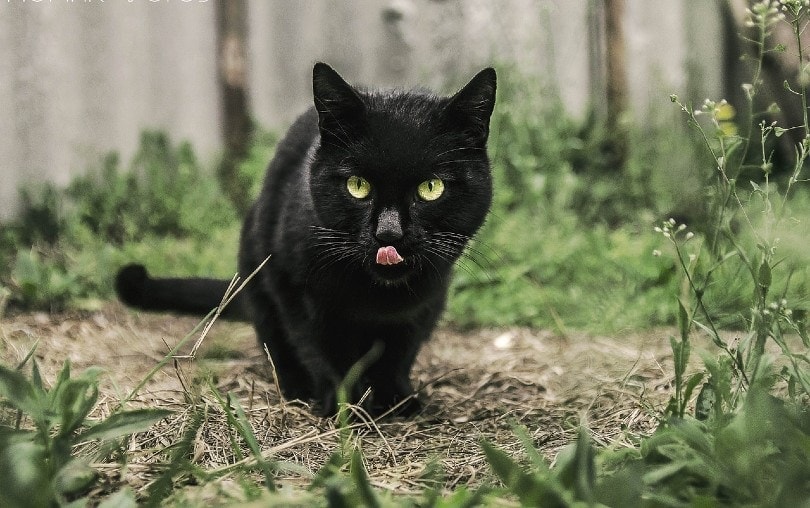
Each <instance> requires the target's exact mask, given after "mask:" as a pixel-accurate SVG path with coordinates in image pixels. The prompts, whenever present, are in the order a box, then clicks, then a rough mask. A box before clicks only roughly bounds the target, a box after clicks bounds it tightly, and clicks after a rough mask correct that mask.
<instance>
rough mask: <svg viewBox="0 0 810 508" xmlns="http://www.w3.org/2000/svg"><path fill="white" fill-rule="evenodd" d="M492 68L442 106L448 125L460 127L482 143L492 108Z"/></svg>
mask: <svg viewBox="0 0 810 508" xmlns="http://www.w3.org/2000/svg"><path fill="white" fill-rule="evenodd" d="M496 81H497V79H496V75H495V69H493V68H491V67H488V68H486V69H484V70H482V71H481V72H479V73H478V74H476V75H475V77H473V78H472V79H471V80H470V82H469V83H467V84H466V85H465V86H464V88H462V89H461V90H459V92H458V93H456V94H455V95H454V96H453V97H451V98H450V103H449V104H448V105H447V106H446V107H445V110H444V111H445V115H446V117H447V120H448V123H449V125H448V128H450V129H453V130H456V131H458V130H460V131H462V132H463V133H464V134H465V135H467V136H469V137H470V138H471V140H472V141H473V142H474V143H476V144H478V145H481V146H484V145H486V142H487V136H489V118H490V116H492V110H493V109H494V108H495V88H496Z"/></svg>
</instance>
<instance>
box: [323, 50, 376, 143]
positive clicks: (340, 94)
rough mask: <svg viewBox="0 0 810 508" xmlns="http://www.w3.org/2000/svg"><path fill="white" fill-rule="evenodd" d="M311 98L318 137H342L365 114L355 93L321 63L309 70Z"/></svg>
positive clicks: (329, 68) (338, 75)
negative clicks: (319, 131) (315, 114)
mask: <svg viewBox="0 0 810 508" xmlns="http://www.w3.org/2000/svg"><path fill="white" fill-rule="evenodd" d="M312 94H313V97H314V99H315V109H316V110H317V111H318V126H319V127H320V129H321V135H332V136H338V137H341V136H345V135H346V133H347V129H349V128H350V127H352V126H354V125H356V124H357V122H358V121H359V120H360V119H361V118H362V116H363V114H364V112H365V104H364V103H363V99H361V98H360V96H359V95H358V94H357V92H356V91H355V89H354V88H352V86H351V85H350V84H348V83H347V82H346V81H345V80H344V79H343V78H342V77H340V74H338V73H337V72H335V70H334V69H332V68H331V67H329V66H328V65H326V64H325V63H321V62H318V63H316V64H315V67H314V68H313V69H312Z"/></svg>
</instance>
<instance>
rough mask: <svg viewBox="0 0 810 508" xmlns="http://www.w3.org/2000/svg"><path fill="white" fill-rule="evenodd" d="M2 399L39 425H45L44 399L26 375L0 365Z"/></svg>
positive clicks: (0, 393) (0, 392)
mask: <svg viewBox="0 0 810 508" xmlns="http://www.w3.org/2000/svg"><path fill="white" fill-rule="evenodd" d="M0 397H3V398H5V399H6V400H7V401H8V403H9V404H11V405H12V406H13V407H15V408H17V409H19V410H20V411H22V412H24V413H26V414H28V416H30V417H31V418H32V419H33V420H34V421H35V422H37V423H38V424H40V423H44V420H45V407H44V401H43V398H42V397H41V396H40V394H39V393H37V390H36V389H35V387H34V386H33V385H32V384H31V383H30V382H29V381H28V380H27V379H26V378H25V376H24V375H22V374H21V373H19V372H17V371H16V370H11V369H9V368H7V367H5V366H3V365H0Z"/></svg>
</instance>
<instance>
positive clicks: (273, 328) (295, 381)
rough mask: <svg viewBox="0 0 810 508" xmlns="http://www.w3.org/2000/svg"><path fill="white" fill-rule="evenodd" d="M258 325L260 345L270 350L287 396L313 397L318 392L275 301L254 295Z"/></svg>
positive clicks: (292, 398) (305, 399)
mask: <svg viewBox="0 0 810 508" xmlns="http://www.w3.org/2000/svg"><path fill="white" fill-rule="evenodd" d="M253 303H254V323H253V324H254V328H255V330H256V335H257V337H258V339H259V346H260V347H262V348H264V347H265V346H266V347H267V350H268V351H269V352H270V358H271V359H272V360H273V367H274V369H275V375H276V380H277V381H278V384H279V387H280V388H281V392H282V394H283V395H284V398H286V399H288V400H294V399H299V400H303V401H309V400H310V399H311V398H312V397H313V396H314V391H313V386H312V380H311V378H310V375H309V372H308V370H307V369H306V367H305V366H304V364H302V363H301V361H300V360H299V358H298V355H297V354H296V351H295V349H294V348H293V347H292V345H291V344H290V341H289V337H288V334H287V331H286V330H285V329H284V327H283V326H282V325H281V322H280V320H279V319H278V318H277V316H278V313H277V312H275V309H274V307H273V304H272V303H271V302H270V301H268V300H267V299H266V298H263V297H261V296H260V295H254V302H253Z"/></svg>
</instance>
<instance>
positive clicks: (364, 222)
mask: <svg viewBox="0 0 810 508" xmlns="http://www.w3.org/2000/svg"><path fill="white" fill-rule="evenodd" d="M495 82H496V79H495V71H494V70H493V69H491V68H488V69H484V70H483V71H481V72H480V73H478V74H477V75H476V76H475V77H474V78H473V79H472V80H471V81H470V82H469V83H468V84H467V85H466V86H465V87H464V88H463V89H462V90H461V91H459V92H458V93H457V94H455V95H454V96H452V97H438V96H435V95H432V94H430V93H427V92H422V91H401V90H394V91H366V90H360V89H357V88H354V87H352V86H350V85H349V84H347V83H346V82H345V81H344V80H343V79H342V78H341V77H340V76H339V75H338V74H337V73H336V72H335V71H334V70H333V69H332V68H331V67H329V66H328V65H326V64H323V63H318V64H316V65H315V68H314V70H313V89H314V99H315V107H314V108H312V109H310V110H309V111H308V112H306V113H305V114H304V115H302V116H301V117H300V118H299V119H298V120H297V121H296V122H295V123H294V124H293V126H292V127H291V128H290V130H289V132H288V133H287V135H286V137H285V138H284V139H283V140H282V141H281V142H280V143H279V145H278V147H277V150H276V155H275V157H274V159H273V160H272V162H271V163H270V167H269V168H268V171H267V176H266V179H265V182H264V187H263V189H262V191H261V195H260V196H259V198H258V199H257V200H256V202H255V203H254V205H253V207H252V209H251V210H250V212H249V214H248V216H247V219H246V220H245V223H244V227H243V229H242V237H241V245H240V252H239V272H240V274H243V275H245V274H249V273H251V272H253V271H254V270H255V269H256V267H257V266H259V264H260V263H261V262H262V261H263V260H264V259H265V258H266V257H267V256H268V255H270V256H271V257H270V260H269V262H268V263H267V264H266V265H265V266H264V268H262V270H261V271H260V272H259V273H258V274H257V276H256V277H255V278H254V279H253V280H252V281H251V282H250V283H249V284H248V286H247V287H246V288H245V291H243V292H242V293H240V294H239V296H238V297H237V299H236V300H235V301H234V302H233V303H232V305H231V309H229V310H228V311H227V312H226V317H228V316H230V317H232V318H247V319H250V320H252V321H253V324H254V326H255V329H256V333H257V334H258V336H259V339H260V341H261V342H262V343H264V344H265V345H266V346H267V348H268V350H269V351H270V355H271V357H272V359H273V363H274V364H275V368H276V374H277V376H278V382H279V384H280V386H281V389H282V391H283V393H284V396H285V397H287V398H289V399H302V400H311V401H313V402H314V403H315V405H314V410H315V411H316V412H317V413H319V414H322V415H326V414H331V413H333V412H334V411H335V409H336V403H335V400H336V395H335V394H336V387H337V386H338V385H339V384H340V383H341V382H342V380H343V379H344V376H346V374H347V372H348V371H349V368H350V367H352V365H354V364H355V363H357V362H358V360H359V359H360V358H361V357H363V356H364V355H366V353H368V352H369V351H371V350H372V347H374V346H375V345H376V347H374V349H375V351H378V355H377V357H376V359H374V361H373V363H371V364H370V365H368V367H367V368H366V369H365V371H364V372H363V374H362V377H361V378H360V382H359V383H357V384H356V385H355V386H354V388H353V390H352V391H351V394H350V395H351V397H352V400H354V401H357V400H358V399H359V397H360V396H361V395H362V394H363V393H365V391H366V389H368V388H371V393H370V396H369V397H368V398H367V399H366V401H365V407H366V408H367V409H368V410H369V412H371V413H372V414H374V415H378V414H380V413H382V412H384V411H386V410H387V409H389V408H391V407H394V406H396V405H398V404H399V412H400V413H403V414H409V413H412V412H414V411H415V410H417V409H418V407H419V404H418V403H417V402H416V400H415V399H414V398H412V397H411V398H408V397H409V396H410V395H411V394H412V391H413V389H412V387H411V383H410V380H409V372H410V370H411V366H412V365H413V361H414V357H415V356H416V353H417V351H418V350H419V347H420V346H421V344H422V343H423V342H424V341H425V340H427V339H428V338H429V336H430V334H431V332H432V331H433V329H434V327H435V325H436V321H437V320H438V319H439V316H440V314H441V313H442V310H443V308H444V304H445V299H446V295H447V288H448V283H449V280H450V275H451V269H452V265H453V263H454V261H455V260H456V259H457V258H458V257H459V256H460V255H461V253H462V251H463V250H464V248H465V246H466V244H467V242H468V240H469V239H470V238H471V237H472V235H473V234H475V232H476V231H477V230H478V229H479V227H480V226H481V225H482V223H483V222H484V219H485V216H486V214H487V212H488V210H489V206H490V201H491V198H492V182H491V177H490V167H489V160H488V158H487V153H486V143H487V137H488V134H489V119H490V115H491V114H492V110H493V107H494V103H495ZM226 286H227V282H226V281H220V280H213V279H153V278H150V277H149V276H148V274H147V272H146V270H145V269H144V268H143V266H140V265H130V266H127V267H125V268H124V269H122V270H121V271H120V272H119V274H118V277H117V280H116V290H117V292H118V294H119V296H120V298H121V299H122V300H123V301H124V302H126V303H127V304H129V305H132V306H134V307H139V308H142V309H146V310H159V311H163V310H165V311H176V312H185V313H192V314H205V313H207V312H209V311H210V310H211V309H212V308H214V307H216V306H217V305H218V304H219V302H220V299H221V298H222V295H223V294H224V292H225V290H226ZM406 399H407V400H406ZM403 401H404V403H403ZM400 403H402V404H400Z"/></svg>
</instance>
